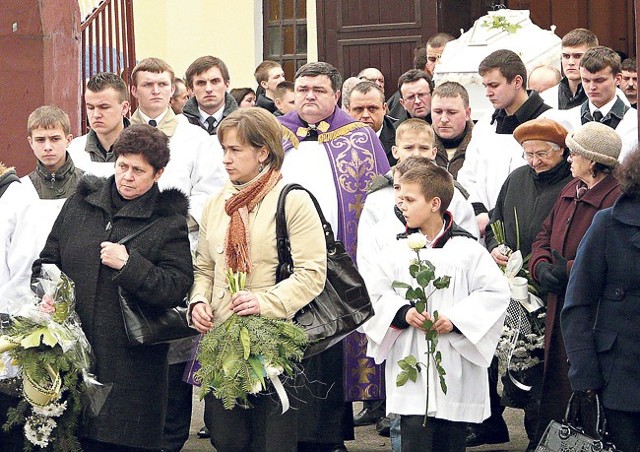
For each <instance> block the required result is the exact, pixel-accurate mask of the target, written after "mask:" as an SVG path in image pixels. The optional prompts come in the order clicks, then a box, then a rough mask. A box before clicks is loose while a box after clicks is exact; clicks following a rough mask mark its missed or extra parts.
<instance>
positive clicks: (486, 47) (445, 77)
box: [434, 9, 561, 120]
mask: <svg viewBox="0 0 640 452" xmlns="http://www.w3.org/2000/svg"><path fill="white" fill-rule="evenodd" d="M499 16H504V18H505V19H506V21H507V22H508V23H509V24H517V25H519V26H520V28H518V29H517V30H516V31H515V32H513V33H509V32H507V31H505V30H503V29H495V28H489V27H485V26H483V24H484V23H485V22H487V21H488V22H491V21H493V20H494V19H495V18H496V17H499ZM554 29H555V27H554V26H552V27H551V30H543V29H542V28H540V27H538V26H537V25H535V24H534V23H533V22H531V19H530V18H529V11H528V10H509V9H502V10H498V11H490V12H489V14H487V15H486V16H483V17H481V18H480V19H478V20H476V22H475V23H474V25H473V27H472V28H471V29H470V30H468V31H467V32H465V33H463V34H462V35H461V36H460V37H459V38H458V39H456V40H454V41H450V42H448V43H447V45H446V46H445V49H444V52H443V53H442V57H441V59H440V62H439V63H438V65H437V66H436V68H435V73H434V79H435V82H436V85H438V84H440V83H442V82H444V81H455V82H459V83H460V84H462V85H463V86H464V87H465V88H467V91H469V100H470V104H471V116H472V118H473V119H474V120H478V119H480V118H481V117H482V116H484V115H485V114H486V113H488V112H491V111H493V107H492V106H491V103H490V102H489V101H488V100H487V98H486V97H485V95H484V87H483V86H482V78H481V77H480V75H479V74H478V66H479V65H480V62H481V61H482V60H483V59H484V58H485V57H486V56H487V55H489V54H491V53H492V52H494V51H496V50H499V49H509V50H513V51H514V52H516V53H517V54H518V55H519V56H520V58H522V61H523V62H524V64H525V65H526V67H527V71H528V72H531V70H532V69H534V68H536V67H538V66H541V65H551V66H554V67H557V68H558V69H559V68H560V53H561V44H560V38H559V37H558V36H557V35H556V34H555V33H554ZM461 31H462V30H461Z"/></svg>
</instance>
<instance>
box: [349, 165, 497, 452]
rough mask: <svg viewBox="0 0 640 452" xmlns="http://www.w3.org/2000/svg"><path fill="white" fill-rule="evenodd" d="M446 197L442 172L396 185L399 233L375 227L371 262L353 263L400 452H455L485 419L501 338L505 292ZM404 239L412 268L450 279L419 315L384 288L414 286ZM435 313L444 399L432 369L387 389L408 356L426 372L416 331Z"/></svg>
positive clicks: (412, 174)
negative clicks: (396, 418) (425, 265)
mask: <svg viewBox="0 0 640 452" xmlns="http://www.w3.org/2000/svg"><path fill="white" fill-rule="evenodd" d="M452 197H453V179H452V177H451V175H450V174H449V173H448V172H447V171H446V170H445V169H443V168H440V167H438V166H436V165H425V166H417V167H414V168H412V169H410V170H409V171H407V172H406V173H405V174H404V175H403V176H402V177H401V178H400V200H401V210H402V213H403V216H404V218H405V220H406V222H407V232H406V233H403V234H399V235H396V234H394V233H390V232H389V230H388V228H385V227H384V223H381V224H380V226H381V227H380V228H378V229H375V230H374V243H373V244H372V246H373V247H374V248H375V254H376V255H377V258H376V259H367V261H366V262H360V263H359V264H360V266H359V269H360V272H361V273H362V275H363V277H364V278H365V282H366V283H367V288H368V290H369V295H370V296H371V300H372V302H373V305H374V310H375V315H374V316H373V317H372V318H371V319H370V320H369V321H368V322H367V323H366V324H365V326H364V330H365V332H366V334H367V338H368V344H369V346H368V354H369V355H370V356H371V357H373V358H374V359H375V361H376V363H381V362H383V361H385V360H386V364H385V373H386V376H387V378H386V391H387V412H392V413H398V414H400V416H401V432H402V450H403V451H415V450H426V451H431V450H434V451H460V452H463V451H464V450H465V438H466V423H468V422H474V423H478V422H481V421H482V420H483V419H485V418H487V417H488V416H489V414H490V411H491V410H490V405H489V386H488V381H487V379H486V369H487V367H489V364H490V363H491V359H492V358H493V354H494V351H495V349H496V346H497V344H498V339H499V337H500V331H501V330H502V325H503V321H504V317H505V313H506V309H507V305H508V303H509V287H508V284H507V280H506V278H505V277H504V275H503V274H502V272H501V271H500V270H499V268H498V267H497V266H496V265H495V263H494V262H493V260H492V259H491V256H490V255H489V253H488V252H487V251H486V249H485V248H483V247H482V246H481V245H480V244H478V243H477V242H476V240H475V239H474V238H473V237H471V235H470V234H469V233H468V232H466V231H464V230H463V229H460V228H459V227H458V226H457V225H456V224H455V223H454V222H453V219H452V217H451V214H450V213H449V212H448V211H447V207H448V206H449V203H450V202H451V198H452ZM413 233H416V234H418V235H417V236H411V237H412V239H414V238H416V237H417V238H419V239H421V241H422V243H421V245H424V246H423V248H421V249H420V251H419V253H420V259H421V260H428V261H430V262H431V263H432V264H433V265H434V266H435V275H436V276H449V277H450V282H449V285H448V287H446V288H442V289H438V290H433V289H434V288H433V286H432V284H433V282H431V283H429V286H427V288H426V290H425V293H427V294H431V295H430V296H429V302H428V305H427V308H426V310H425V311H423V312H419V311H418V309H417V307H416V306H415V304H413V303H411V302H409V301H408V300H407V299H406V298H405V289H394V288H393V287H392V283H393V282H394V281H401V282H404V283H407V284H409V285H411V286H412V287H414V286H417V283H416V281H415V279H414V278H412V277H411V275H410V273H409V266H410V264H411V262H412V261H413V260H414V259H415V258H416V252H415V251H414V249H412V248H410V247H409V246H408V242H409V240H408V239H407V237H408V236H409V235H411V234H413ZM412 241H413V240H412ZM432 292H433V293H432ZM434 311H438V314H439V315H438V319H437V321H435V323H434V324H433V328H432V329H434V330H435V331H436V332H437V338H438V343H437V346H436V350H437V351H438V352H440V353H441V357H442V360H441V363H440V365H441V366H442V368H444V370H445V371H446V375H445V376H444V378H445V381H446V385H447V386H448V388H447V392H446V394H445V393H444V392H443V391H442V389H441V388H440V384H439V382H438V374H437V372H436V370H435V368H434V367H435V366H434V363H433V362H432V363H431V365H430V367H429V372H428V373H427V372H426V371H425V368H424V367H423V368H422V371H421V372H418V373H417V380H416V381H415V382H414V381H412V380H408V381H407V382H406V383H405V384H404V385H402V386H397V385H396V379H397V378H398V376H399V374H400V373H401V372H402V371H403V369H402V368H401V367H400V366H399V364H398V361H400V360H402V359H404V358H406V357H407V356H409V355H413V356H415V357H417V359H418V361H422V362H424V363H426V359H427V356H428V355H426V354H425V352H426V351H427V342H426V340H425V333H424V330H423V323H424V322H425V320H427V319H432V314H433V313H434ZM430 313H431V314H430ZM405 370H406V369H405ZM427 391H428V394H429V396H428V398H427ZM427 401H428V409H427ZM425 411H426V415H427V416H428V418H427V420H426V425H424V426H423V421H424V417H425Z"/></svg>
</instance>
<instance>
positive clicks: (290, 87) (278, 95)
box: [273, 80, 295, 100]
mask: <svg viewBox="0 0 640 452" xmlns="http://www.w3.org/2000/svg"><path fill="white" fill-rule="evenodd" d="M294 90H295V84H294V83H293V82H289V81H287V80H285V81H284V82H280V83H278V86H276V89H275V91H274V92H273V93H274V94H273V100H276V99H282V98H283V97H284V96H285V94H287V93H289V92H291V93H292V92H293V91H294Z"/></svg>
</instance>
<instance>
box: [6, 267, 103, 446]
mask: <svg viewBox="0 0 640 452" xmlns="http://www.w3.org/2000/svg"><path fill="white" fill-rule="evenodd" d="M33 290H34V293H33V294H32V296H31V297H30V298H29V299H21V300H12V301H11V302H10V304H13V306H10V307H9V308H10V309H9V311H10V312H15V313H16V314H15V315H11V316H8V315H4V316H3V321H2V323H0V353H2V356H3V359H0V381H1V382H2V384H3V385H4V386H8V385H13V386H14V387H17V388H21V392H20V402H19V403H18V406H17V407H15V408H10V409H9V411H8V413H7V418H8V420H7V422H6V423H5V425H4V426H3V428H4V429H5V430H9V429H11V428H15V427H18V426H20V425H22V426H23V428H24V435H25V438H26V439H27V440H28V442H27V443H25V445H26V448H27V449H29V448H30V447H31V446H32V445H33V446H38V447H47V446H49V445H51V446H52V448H53V450H55V451H76V450H80V444H79V442H78V439H77V437H76V430H77V427H78V422H79V419H80V415H81V414H82V411H83V409H84V408H89V410H90V414H93V415H97V413H98V412H99V411H100V408H101V407H102V404H103V403H104V400H105V399H106V396H107V394H108V391H109V389H110V388H108V387H105V386H103V385H101V384H100V383H98V382H97V381H96V379H95V377H94V376H93V375H91V373H90V367H91V346H90V345H89V342H88V340H87V337H86V336H85V334H84V331H83V330H82V328H81V325H80V319H79V317H78V315H77V314H76V312H75V288H74V284H73V281H71V280H70V279H69V278H68V277H67V276H66V275H65V274H64V273H62V272H61V271H60V270H59V269H58V268H57V267H56V266H54V265H48V264H45V265H43V267H42V277H41V278H39V279H38V280H37V282H36V283H35V286H34V287H33ZM43 301H44V302H43Z"/></svg>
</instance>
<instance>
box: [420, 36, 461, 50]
mask: <svg viewBox="0 0 640 452" xmlns="http://www.w3.org/2000/svg"><path fill="white" fill-rule="evenodd" d="M454 39H455V38H454V37H453V36H451V35H450V34H449V33H437V34H435V35H433V36H431V37H430V38H429V39H428V40H427V45H428V46H429V47H433V48H436V49H437V48H440V47H444V46H445V45H447V42H449V41H453V40H454ZM425 48H426V46H425Z"/></svg>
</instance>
